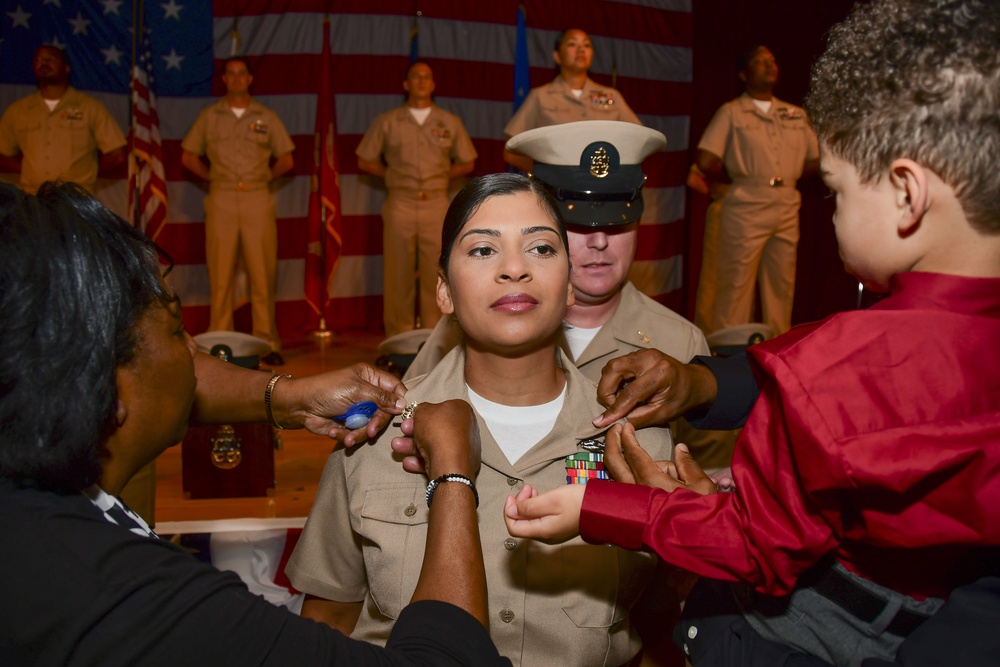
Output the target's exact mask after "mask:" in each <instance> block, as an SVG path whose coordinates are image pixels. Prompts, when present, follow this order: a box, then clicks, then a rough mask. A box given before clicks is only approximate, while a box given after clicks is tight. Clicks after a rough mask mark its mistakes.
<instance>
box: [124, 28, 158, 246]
mask: <svg viewBox="0 0 1000 667" xmlns="http://www.w3.org/2000/svg"><path fill="white" fill-rule="evenodd" d="M153 81H154V76H153V61H152V49H151V48H150V46H149V35H148V34H146V31H145V30H144V31H143V38H142V44H141V45H140V47H139V62H137V63H136V64H135V66H134V67H133V68H132V160H131V161H130V162H129V168H130V171H131V175H132V177H133V178H132V179H130V186H129V212H130V214H132V215H133V216H134V219H133V222H134V224H135V225H136V226H137V227H139V228H140V229H142V231H144V232H146V236H148V237H149V238H151V239H153V240H154V241H155V240H156V238H157V237H158V236H159V235H160V232H161V231H163V225H164V224H165V223H166V222H167V182H166V177H165V176H164V170H163V144H162V142H161V141H160V116H159V114H158V113H157V111H156V93H155V92H154V91H153ZM136 195H138V200H139V206H138V209H136V207H135V200H134V199H135V197H136Z"/></svg>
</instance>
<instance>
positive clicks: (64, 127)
mask: <svg viewBox="0 0 1000 667" xmlns="http://www.w3.org/2000/svg"><path fill="white" fill-rule="evenodd" d="M59 130H60V131H61V132H65V133H66V134H65V136H68V137H69V141H70V145H71V146H72V147H73V150H74V151H87V150H89V148H90V141H91V138H90V131H89V130H88V129H87V121H86V120H85V119H84V118H83V115H82V113H81V114H80V116H79V117H74V118H60V119H59Z"/></svg>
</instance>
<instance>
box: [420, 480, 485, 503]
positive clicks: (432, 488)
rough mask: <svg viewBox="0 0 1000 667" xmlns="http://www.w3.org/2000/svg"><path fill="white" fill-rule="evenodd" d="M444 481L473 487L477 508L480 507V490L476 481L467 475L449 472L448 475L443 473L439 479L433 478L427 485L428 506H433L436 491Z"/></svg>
mask: <svg viewBox="0 0 1000 667" xmlns="http://www.w3.org/2000/svg"><path fill="white" fill-rule="evenodd" d="M442 482H459V483H461V484H465V485H466V486H467V487H469V488H470V489H472V496H473V497H474V498H475V499H476V509H479V492H478V491H476V484H475V482H473V481H472V480H471V479H469V478H468V477H466V476H465V475H459V474H458V473H448V474H447V475H441V476H440V477H438V478H437V479H432V480H431V482H430V484H428V485H427V494H426V495H427V507H430V506H431V499H432V498H433V497H434V492H435V491H436V490H437V487H438V484H441V483H442Z"/></svg>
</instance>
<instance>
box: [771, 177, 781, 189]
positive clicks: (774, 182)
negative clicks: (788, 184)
mask: <svg viewBox="0 0 1000 667" xmlns="http://www.w3.org/2000/svg"><path fill="white" fill-rule="evenodd" d="M782 182H783V181H782V180H781V176H775V177H774V178H772V179H771V180H770V181H768V182H767V184H768V185H770V186H771V187H772V188H780V187H781V184H782Z"/></svg>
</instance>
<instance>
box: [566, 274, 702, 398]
mask: <svg viewBox="0 0 1000 667" xmlns="http://www.w3.org/2000/svg"><path fill="white" fill-rule="evenodd" d="M648 348H655V349H657V350H660V351H661V352H665V353H666V354H669V355H670V356H671V357H673V358H674V359H677V360H678V361H681V362H684V363H687V362H689V361H691V358H692V357H694V356H695V355H706V354H709V353H710V352H709V349H708V343H707V342H706V341H705V334H703V333H702V332H701V330H700V329H699V328H698V327H696V326H695V325H693V324H691V322H689V321H687V320H686V319H684V318H683V317H681V316H680V315H678V314H677V313H675V312H674V311H672V310H670V309H669V308H667V307H666V306H663V305H661V304H659V303H657V302H656V301H653V300H652V299H650V298H649V297H648V296H646V295H645V294H643V293H642V292H640V291H639V290H637V289H636V288H635V285H633V284H632V283H631V282H628V283H625V287H624V288H622V296H621V301H619V302H618V307H617V308H616V309H615V314H614V315H612V316H611V319H610V320H608V321H607V322H606V323H605V324H604V326H603V327H601V330H600V331H598V332H597V335H596V336H594V339H593V340H592V341H590V345H588V346H587V348H586V349H585V350H584V351H583V352H582V353H581V354H580V358H579V359H577V360H576V367H577V368H579V369H580V371H581V372H583V374H584V375H585V376H587V378H589V379H590V380H591V381H593V382H597V381H599V380H600V379H601V371H602V370H603V369H604V365H605V364H606V363H608V362H609V361H611V360H612V359H614V358H615V357H621V356H624V355H626V354H628V353H629V352H634V351H635V350H645V349H648Z"/></svg>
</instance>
